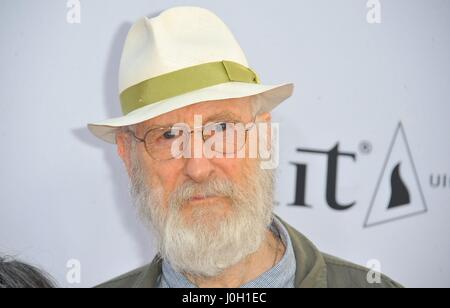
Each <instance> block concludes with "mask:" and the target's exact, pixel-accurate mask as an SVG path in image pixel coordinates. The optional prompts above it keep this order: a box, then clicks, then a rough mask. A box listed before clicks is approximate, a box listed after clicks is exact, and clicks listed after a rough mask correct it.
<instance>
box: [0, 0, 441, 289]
mask: <svg viewBox="0 0 450 308" xmlns="http://www.w3.org/2000/svg"><path fill="white" fill-rule="evenodd" d="M80 2H81V11H80V12H81V20H80V21H81V23H74V24H71V23H68V22H67V19H66V15H67V13H68V11H69V9H68V8H67V6H66V5H67V1H65V0H59V1H56V0H53V1H52V0H40V1H25V0H3V1H2V2H1V4H0V25H1V27H0V46H1V47H0V68H1V69H0V82H1V91H0V140H1V154H0V155H1V156H0V158H1V159H0V187H1V188H0V254H9V255H14V256H16V257H18V258H20V259H22V260H24V261H27V262H31V263H33V264H36V265H38V266H40V267H42V268H44V269H46V270H47V271H49V272H50V273H51V274H52V275H53V276H54V277H55V278H56V279H57V280H58V282H59V284H60V286H63V287H80V286H81V287H90V286H93V285H95V284H97V283H100V282H103V281H105V280H107V279H110V278H112V277H114V276H116V275H119V274H121V273H124V272H126V271H128V270H131V269H133V268H135V267H137V266H140V265H142V264H144V263H147V262H149V261H150V260H151V258H152V256H153V254H154V245H153V241H152V238H151V236H149V235H148V234H147V231H146V230H145V229H144V227H142V226H141V224H140V222H139V220H138V219H137V218H136V214H135V212H134V210H133V208H132V206H131V202H130V198H129V196H128V179H127V177H126V173H125V170H124V168H123V166H122V164H121V162H120V160H119V158H118V156H117V155H116V152H115V148H114V146H112V145H108V144H104V143H102V142H101V141H99V140H97V139H95V138H94V137H93V136H91V135H90V134H89V133H88V131H87V129H86V127H85V124H86V123H87V122H89V121H95V120H101V119H104V118H109V117H113V116H118V115H120V108H119V104H118V98H117V95H116V93H117V71H118V64H119V59H120V52H121V48H122V44H123V42H124V39H125V36H126V33H127V31H128V28H129V27H130V25H131V24H132V23H133V22H134V21H135V20H136V19H138V18H139V17H141V16H143V15H147V16H151V17H152V16H156V15H157V14H158V13H159V12H161V11H162V10H164V9H166V8H169V7H171V6H175V5H198V6H203V7H205V8H208V9H211V10H212V11H214V12H215V13H216V14H218V15H219V16H220V17H221V18H222V19H223V20H224V21H225V22H226V23H227V24H228V25H229V27H230V28H231V29H232V31H233V32H234V33H235V36H236V38H237V39H238V41H239V42H240V44H241V46H242V47H243V49H244V51H245V52H246V54H247V57H248V59H249V62H250V65H251V67H252V68H254V69H255V70H256V71H257V72H258V73H259V75H260V77H261V79H262V81H263V83H267V84H270V83H278V82H285V81H292V82H294V83H295V84H296V92H295V94H294V96H293V97H292V98H290V99H289V100H288V101H286V103H284V104H282V105H281V106H280V107H279V108H278V109H276V111H275V112H274V120H275V121H277V122H280V133H281V149H282V154H281V162H280V171H279V182H278V186H277V201H278V203H279V206H278V207H277V213H278V214H279V215H281V217H282V218H284V219H285V220H287V221H288V222H289V223H291V224H292V225H294V226H295V227H296V228H298V229H299V230H300V231H301V232H303V233H304V234H305V235H307V236H308V237H310V239H311V240H312V241H313V242H314V243H315V244H316V245H317V246H318V247H319V248H320V249H321V250H323V251H325V252H328V253H331V254H334V255H338V256H340V257H343V258H346V259H348V260H351V261H353V262H356V263H359V264H362V265H367V264H368V261H369V260H377V262H379V265H381V270H382V271H383V272H385V273H387V274H388V275H390V276H391V277H392V278H394V279H395V280H397V281H399V282H400V283H402V284H404V285H405V286H409V287H419V286H446V287H450V264H449V262H448V260H449V259H450V241H449V238H448V234H449V229H450V227H449V224H448V219H449V218H450V160H449V157H450V141H449V137H448V133H449V131H450V123H449V116H450V107H449V103H450V102H449V100H450V90H449V89H450V58H449V55H450V32H449V29H450V2H449V1H446V0H431V1H430V0H426V1H425V0H414V1H413V0H396V1H392V0H384V1H383V0H381V1H380V3H381V20H380V21H381V23H375V24H371V23H368V20H367V16H366V15H367V13H368V12H369V9H368V8H367V6H366V5H367V1H366V0H345V1H344V0H342V1H331V0H328V1H325V0H310V1H306V0H305V1H298V0H295V1H294V0H292V1H239V4H238V2H236V1H210V0H203V1H200V0H198V1H172V0H164V1H163V0H153V1H150V0H132V1H131V0H130V1H119V0H109V1H103V0H89V1H83V0H81V1H80ZM373 2H377V1H373ZM399 123H402V128H401V129H400V130H398V134H395V133H396V131H397V127H398V125H399ZM394 135H395V136H396V138H394ZM336 145H338V151H339V152H340V153H341V154H340V155H338V156H337V157H338V159H337V177H336V183H333V171H334V170H336V169H335V168H333V166H332V164H333V151H331V150H332V149H333V148H334V147H335V146H336ZM299 148H301V149H302V151H297V149H299ZM305 150H306V151H305ZM307 151H310V152H307ZM311 151H315V152H319V153H311ZM329 151H331V152H330V153H329V155H327V154H320V152H329ZM335 157H336V156H335ZM328 158H329V159H328ZM327 159H328V160H327ZM327 161H329V162H330V166H329V167H330V168H329V170H330V173H329V174H327V170H328V169H327V168H328V166H327ZM396 166H399V168H400V176H398V177H396V176H395V172H394V170H395V167H396ZM305 168H306V174H305V177H304V178H303V177H302V176H301V175H302V174H301V171H302V170H304V169H305ZM297 171H298V172H297ZM297 175H298V178H299V179H300V180H299V181H298V182H297V181H296V179H297ZM391 176H392V177H391ZM399 179H400V180H399ZM399 182H400V184H399ZM444 182H445V183H444ZM327 183H328V184H329V185H328V187H327ZM391 183H392V184H391ZM303 186H304V188H305V189H304V191H303V189H302V188H303ZM333 187H336V191H335V192H333ZM392 187H393V188H392ZM402 188H403V189H402ZM327 191H328V198H327V194H326V192H327ZM405 191H406V193H405ZM391 195H394V198H393V200H394V205H398V206H397V207H395V208H390V209H387V208H388V205H389V200H390V196H391ZM302 199H304V200H303V201H304V202H303V201H302ZM295 200H296V201H297V202H294V201H295ZM292 203H303V205H305V204H306V205H308V207H306V206H301V205H302V204H297V205H290V204H292ZM352 203H354V204H353V206H351V207H349V208H348V209H346V210H339V209H333V208H332V206H334V207H335V208H339V207H340V206H344V205H348V204H352ZM330 205H331V206H330ZM370 209H371V210H370ZM425 210H427V211H426V212H425ZM369 212H370V215H369V214H368V213H369ZM366 218H367V219H366ZM69 260H78V261H79V262H80V263H79V264H78V265H81V281H80V283H79V284H77V283H71V282H73V281H72V280H70V279H69V280H67V279H66V278H67V277H66V276H67V273H68V271H69V268H68V267H67V265H68V264H67V263H68V261H69ZM75 264H76V263H75ZM371 264H376V263H370V264H369V265H371ZM69 265H70V266H74V263H72V264H69ZM76 265H77V264H76ZM76 265H75V267H76ZM71 268H73V267H71Z"/></svg>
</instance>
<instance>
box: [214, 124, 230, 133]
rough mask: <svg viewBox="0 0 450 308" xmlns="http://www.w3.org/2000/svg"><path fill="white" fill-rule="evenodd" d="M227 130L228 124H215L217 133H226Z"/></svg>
mask: <svg viewBox="0 0 450 308" xmlns="http://www.w3.org/2000/svg"><path fill="white" fill-rule="evenodd" d="M226 130H227V123H225V122H221V123H216V124H215V131H216V132H224V131H226Z"/></svg>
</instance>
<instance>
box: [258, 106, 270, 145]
mask: <svg viewBox="0 0 450 308" xmlns="http://www.w3.org/2000/svg"><path fill="white" fill-rule="evenodd" d="M256 122H264V123H267V130H266V139H265V143H266V144H265V146H266V148H267V150H270V149H272V125H271V124H272V114H271V113H270V112H264V113H261V114H258V115H257V116H256Z"/></svg>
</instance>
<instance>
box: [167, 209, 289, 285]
mask: <svg viewBox="0 0 450 308" xmlns="http://www.w3.org/2000/svg"><path fill="white" fill-rule="evenodd" d="M271 229H272V230H274V231H275V233H277V232H278V233H279V234H280V237H281V240H282V241H283V244H284V246H285V247H286V251H285V253H284V256H283V258H281V260H280V261H279V262H278V263H277V264H276V265H275V266H274V267H272V268H271V269H269V270H268V271H266V272H264V273H262V274H261V275H259V276H258V277H257V278H255V279H254V280H252V281H249V282H247V283H246V284H244V285H242V286H240V287H241V288H293V287H294V279H295V270H296V263H297V262H296V260H295V255H294V250H293V247H292V243H291V239H290V237H289V234H288V232H287V230H286V228H285V227H284V226H283V225H282V224H281V222H280V221H279V220H278V219H277V218H276V217H274V219H273V221H272V224H271ZM196 287H197V286H196V285H194V284H193V283H192V282H190V281H189V280H188V279H187V278H186V277H185V276H184V275H183V274H182V273H179V272H177V271H175V270H174V269H173V268H172V266H171V265H170V263H169V262H167V261H166V260H163V263H162V274H161V276H160V277H159V282H158V288H196Z"/></svg>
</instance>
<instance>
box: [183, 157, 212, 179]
mask: <svg viewBox="0 0 450 308" xmlns="http://www.w3.org/2000/svg"><path fill="white" fill-rule="evenodd" d="M213 172H214V167H213V164H212V163H211V161H210V159H208V158H206V157H204V156H201V157H199V158H187V159H186V162H185V174H186V176H188V177H190V178H191V179H192V180H193V181H195V182H197V183H201V182H204V181H206V180H208V179H209V178H210V177H211V175H212V173H213Z"/></svg>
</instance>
